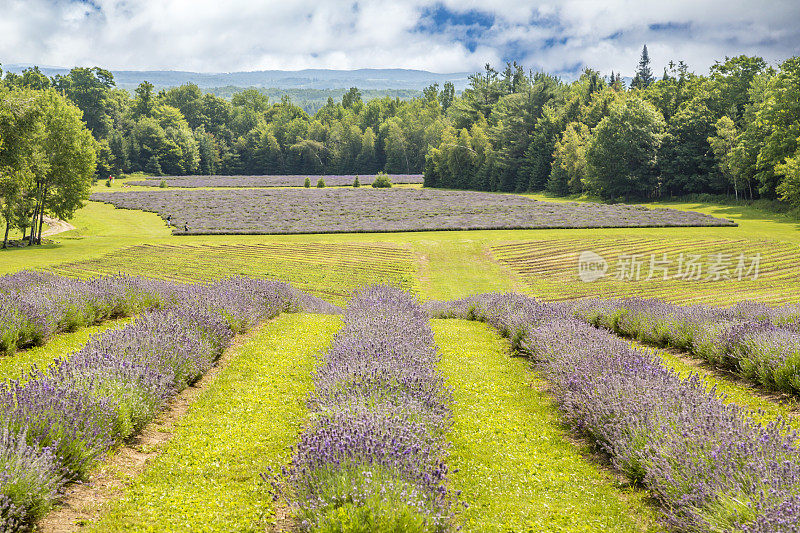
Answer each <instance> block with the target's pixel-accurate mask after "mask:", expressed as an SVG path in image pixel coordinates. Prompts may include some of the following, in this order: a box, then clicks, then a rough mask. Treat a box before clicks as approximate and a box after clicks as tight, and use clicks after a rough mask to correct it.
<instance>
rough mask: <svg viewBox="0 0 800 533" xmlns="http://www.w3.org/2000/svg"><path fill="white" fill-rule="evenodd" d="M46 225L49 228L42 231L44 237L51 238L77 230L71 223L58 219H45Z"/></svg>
mask: <svg viewBox="0 0 800 533" xmlns="http://www.w3.org/2000/svg"><path fill="white" fill-rule="evenodd" d="M44 223H45V224H47V225H48V226H49V227H48V228H47V229H46V230H43V231H42V237H51V236H53V235H56V234H58V233H64V232H65V231H72V230H74V229H75V226H73V225H72V224H70V223H69V222H65V221H63V220H60V219H57V218H50V217H44Z"/></svg>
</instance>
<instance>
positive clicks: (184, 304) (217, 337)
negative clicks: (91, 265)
mask: <svg viewBox="0 0 800 533" xmlns="http://www.w3.org/2000/svg"><path fill="white" fill-rule="evenodd" d="M81 283H83V284H84V289H88V288H92V289H93V290H91V291H89V290H84V291H80V284H81ZM37 287H38V288H48V287H56V290H54V291H53V295H52V297H50V298H49V299H45V303H41V300H38V301H37V300H34V301H33V302H34V303H30V304H29V303H27V302H22V303H21V305H20V306H19V307H18V308H17V310H16V311H15V313H16V314H14V313H12V314H11V319H8V316H6V317H5V319H4V322H2V323H0V327H2V329H0V336H2V337H3V338H8V337H10V336H14V335H15V334H16V332H18V331H19V330H20V329H24V328H27V327H30V326H29V324H30V323H34V324H36V323H38V322H40V320H38V318H39V317H42V316H44V317H45V318H47V316H48V315H43V313H42V312H41V309H42V308H43V307H44V308H48V307H49V308H52V309H55V310H62V309H64V308H65V307H66V308H67V309H73V310H77V311H78V312H81V313H84V314H85V313H86V312H88V311H92V312H94V311H96V309H97V308H98V305H97V301H98V300H99V301H101V302H103V301H105V302H108V301H111V302H115V301H116V302H123V303H124V302H127V305H132V304H130V302H131V301H133V302H142V303H140V304H138V305H139V310H140V311H143V312H142V313H141V314H140V315H139V316H138V317H137V319H136V320H135V321H134V322H132V323H131V324H129V325H127V326H125V327H123V328H121V329H118V330H113V331H110V332H109V333H106V334H105V335H103V336H101V337H97V338H94V339H92V340H90V342H89V343H87V344H86V345H85V346H84V347H83V348H82V349H80V350H79V351H77V352H76V353H74V354H71V355H69V356H68V354H63V356H62V357H60V358H58V359H56V360H55V361H54V362H53V363H52V364H50V365H49V366H48V367H47V368H43V369H39V368H36V367H35V366H34V367H33V368H31V369H30V370H29V371H28V372H26V373H25V375H23V377H22V379H20V380H14V381H8V382H5V383H2V384H0V409H1V410H2V413H3V415H2V417H0V426H1V427H0V466H2V470H1V471H0V530H2V531H5V532H15V531H27V530H29V529H30V527H31V526H32V525H33V524H34V523H35V522H36V520H38V519H40V518H42V517H43V516H44V515H45V513H47V511H48V510H49V509H50V508H51V507H52V506H53V505H54V504H55V503H56V502H57V501H58V500H59V498H60V497H61V492H62V489H63V488H64V485H65V484H66V483H68V482H71V481H81V480H83V481H85V480H87V479H88V477H89V475H90V473H91V472H92V470H93V469H94V468H95V467H96V466H97V465H98V464H99V463H100V462H101V461H102V460H103V458H104V457H105V456H106V455H107V454H108V453H109V452H110V451H111V450H112V449H114V448H115V447H117V446H119V445H120V444H121V443H122V442H124V441H125V440H127V439H129V438H130V437H131V436H132V435H135V434H136V433H138V432H139V431H140V430H141V429H142V428H143V427H144V425H145V424H147V422H149V421H150V420H152V419H153V418H154V417H155V416H156V414H157V413H158V412H159V411H160V410H161V409H163V408H164V406H165V405H166V403H167V401H168V400H169V399H170V398H171V397H173V396H175V395H176V394H177V393H179V392H180V391H181V390H183V389H184V388H186V387H187V386H189V385H191V384H192V383H193V382H195V381H197V379H199V377H200V376H202V375H203V374H204V373H205V372H206V371H207V370H209V369H210V368H211V367H212V366H213V365H214V363H215V361H216V360H217V358H219V356H220V355H221V354H222V352H223V351H224V350H225V348H226V347H227V346H228V345H229V344H230V343H231V341H232V339H233V337H234V335H236V334H239V333H244V332H246V331H248V330H249V329H251V328H252V327H253V326H255V325H256V324H258V323H259V322H262V321H264V320H266V319H268V318H271V317H274V316H276V315H278V314H280V313H282V312H292V311H294V312H296V311H299V310H301V309H303V308H307V309H316V310H322V311H333V307H332V306H330V305H328V304H326V303H325V302H321V301H318V300H317V299H316V298H313V297H310V296H308V295H303V294H300V293H299V292H298V291H295V290H294V289H292V288H291V287H290V286H289V285H287V284H285V283H280V282H272V281H265V280H251V279H248V278H241V277H240V278H229V279H226V280H222V281H219V282H215V283H212V284H189V285H176V284H170V283H165V282H158V281H148V280H145V279H135V280H126V279H122V280H118V279H115V278H101V279H98V280H93V281H89V282H74V283H73V282H71V281H69V280H63V279H61V278H57V277H56V276H36V275H34V274H30V273H26V272H22V273H20V274H14V275H8V276H4V277H2V278H0V290H5V291H6V294H8V293H11V294H13V293H14V291H19V290H21V289H22V288H27V289H31V288H37ZM58 287H66V288H67V289H63V288H61V289H59V288H58ZM76 288H77V290H76ZM69 289H73V290H69ZM62 293H65V294H66V295H67V297H65V296H64V295H63V294H62ZM126 293H127V294H128V296H127V298H122V299H120V297H121V295H125V294H126ZM81 295H82V296H83V298H84V299H85V302H84V303H83V304H82V303H81V299H80V296H81ZM142 295H146V296H147V298H146V299H143V298H141V296H142ZM4 303H5V302H4ZM146 307H151V308H153V309H150V310H145V308H146ZM155 307H158V308H155ZM3 309H4V310H6V309H8V308H7V307H6V306H5V305H4V307H3ZM37 310H38V311H37ZM37 313H38V314H37ZM56 316H57V317H59V316H62V315H56ZM95 316H96V315H95ZM45 322H46V321H45ZM20 324H21V325H22V326H20ZM45 331H47V330H45Z"/></svg>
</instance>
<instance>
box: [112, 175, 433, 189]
mask: <svg viewBox="0 0 800 533" xmlns="http://www.w3.org/2000/svg"><path fill="white" fill-rule="evenodd" d="M356 177H357V178H358V181H359V183H360V185H361V186H362V187H363V186H369V185H370V184H371V183H372V182H373V181H374V180H375V175H374V174H332V175H325V176H316V175H309V174H296V175H292V176H289V175H286V176H160V177H152V178H146V179H144V180H136V181H128V182H126V183H127V185H140V186H143V187H161V182H162V181H163V182H164V183H165V184H166V186H167V187H178V188H197V187H245V188H247V187H253V188H259V187H303V185H304V183H305V180H306V178H308V179H309V180H310V181H311V186H312V187H313V186H316V184H317V180H319V179H320V178H322V179H323V180H325V186H326V187H350V186H352V185H353V182H354V181H355V179H356ZM389 179H390V180H392V183H394V184H396V185H401V184H421V183H422V174H389Z"/></svg>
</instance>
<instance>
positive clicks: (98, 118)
mask: <svg viewBox="0 0 800 533" xmlns="http://www.w3.org/2000/svg"><path fill="white" fill-rule="evenodd" d="M3 83H4V84H5V85H6V86H7V87H20V88H32V89H38V90H42V89H47V88H52V89H55V90H56V91H57V92H59V93H61V94H63V95H65V96H66V98H68V99H69V100H70V101H72V102H73V103H74V104H75V105H76V106H77V107H78V108H80V109H81V111H82V112H83V118H84V121H85V123H86V126H87V127H88V128H89V130H90V131H91V132H92V134H93V136H94V138H95V139H96V140H97V143H98V145H97V148H98V150H97V166H98V171H97V172H98V175H101V176H102V175H118V174H121V173H131V172H136V171H143V172H147V173H149V174H153V175H162V174H163V175H182V174H234V175H235V174H304V173H308V174H336V173H342V174H343V173H375V172H378V171H380V170H385V171H386V172H389V173H421V172H422V169H423V167H424V164H425V153H426V152H427V148H428V146H429V145H433V144H437V142H438V139H439V136H440V129H441V128H442V127H443V126H444V122H443V111H444V110H445V109H446V108H447V106H448V105H449V103H450V102H451V101H452V100H453V99H454V98H455V90H454V87H453V85H452V84H451V83H447V84H445V86H444V87H443V88H442V90H439V88H438V87H432V88H429V89H427V90H426V91H425V92H424V93H423V95H422V96H420V97H419V98H414V99H410V100H401V99H400V98H397V97H395V98H391V97H383V98H376V99H373V100H370V101H367V102H365V101H364V100H363V99H362V95H361V92H360V91H359V90H358V89H357V88H352V89H350V90H349V91H347V92H346V93H345V94H344V95H343V96H342V98H341V101H338V102H336V101H334V100H333V98H328V100H327V103H326V104H325V105H324V106H322V108H321V109H319V111H317V112H316V113H315V114H313V115H310V114H308V113H307V112H306V111H304V110H303V109H302V108H301V107H299V106H297V105H296V104H295V103H294V102H293V101H292V100H291V99H290V98H288V97H284V98H281V99H280V100H279V101H277V102H274V103H270V101H269V98H268V97H267V96H266V95H265V94H263V93H262V92H260V91H258V90H256V89H247V90H244V91H240V92H237V93H236V94H234V95H233V96H232V97H231V98H230V100H226V99H224V98H220V97H218V96H215V95H214V94H213V93H205V94H204V93H203V92H202V91H201V90H200V88H199V87H198V86H197V85H194V84H186V85H182V86H180V87H175V88H172V89H169V90H161V91H158V92H156V91H155V88H154V86H153V85H152V84H151V83H149V82H147V81H145V82H142V83H141V84H140V85H139V86H138V87H137V88H136V89H135V91H134V94H131V93H129V92H128V91H125V90H122V89H119V88H117V87H116V86H115V84H114V77H113V75H112V74H111V73H110V72H108V71H106V70H104V69H101V68H98V67H95V68H74V69H72V70H71V71H70V72H69V73H68V74H66V75H57V76H55V77H53V78H48V77H47V76H45V75H43V74H42V73H41V72H40V71H39V69H38V68H36V67H32V68H30V69H27V70H25V71H23V72H22V74H14V73H6V75H5V77H4V79H3Z"/></svg>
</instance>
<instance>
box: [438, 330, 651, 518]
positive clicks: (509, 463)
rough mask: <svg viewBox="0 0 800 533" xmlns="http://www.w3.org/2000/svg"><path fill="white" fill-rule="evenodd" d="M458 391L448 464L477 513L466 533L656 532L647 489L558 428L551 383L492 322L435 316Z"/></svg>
mask: <svg viewBox="0 0 800 533" xmlns="http://www.w3.org/2000/svg"><path fill="white" fill-rule="evenodd" d="M433 329H434V333H435V336H436V342H437V344H438V345H439V347H440V349H441V351H442V363H441V368H442V371H443V372H444V374H445V376H446V378H447V381H448V383H449V384H450V386H452V387H453V388H454V392H455V406H454V418H455V423H454V428H453V430H452V433H451V435H450V440H451V442H452V444H453V448H452V451H451V456H450V459H449V461H448V462H449V466H450V467H451V468H452V469H458V471H457V472H454V473H453V474H452V475H451V481H452V485H453V488H454V489H457V490H461V491H463V492H462V498H461V499H462V501H465V502H467V503H468V504H469V507H468V508H467V509H466V510H464V511H463V512H462V513H461V514H460V520H461V522H462V524H463V526H464V530H465V531H487V532H488V531H498V532H499V531H643V530H654V529H655V528H656V525H655V522H654V517H653V511H652V510H651V509H650V508H648V507H647V506H646V504H645V503H644V501H643V495H642V493H641V492H635V491H630V490H628V489H627V488H625V487H623V486H622V485H620V484H619V483H617V482H616V481H615V479H614V478H613V477H612V476H611V475H610V474H608V473H606V472H604V471H603V470H602V469H601V468H600V467H598V466H597V465H595V464H592V463H591V462H589V461H587V460H586V459H585V458H584V457H583V456H582V455H581V452H584V453H585V452H587V450H586V449H581V447H576V445H575V444H574V443H572V442H571V441H570V440H569V439H568V438H567V437H566V436H565V433H564V431H562V430H561V429H560V428H559V423H558V414H557V411H556V408H555V406H554V404H553V402H552V401H551V400H550V399H549V398H548V396H547V394H546V393H545V392H544V387H545V383H544V382H543V381H542V380H541V379H540V378H539V377H537V376H536V375H535V374H534V373H533V372H531V371H530V370H529V367H528V364H527V363H526V361H525V360H523V359H520V358H512V357H510V356H509V355H508V343H507V342H506V341H505V340H503V339H501V338H500V337H499V336H498V335H497V334H496V333H495V332H494V331H493V330H491V329H490V328H489V327H488V326H487V325H485V324H482V323H476V322H466V321H463V320H434V321H433Z"/></svg>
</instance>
